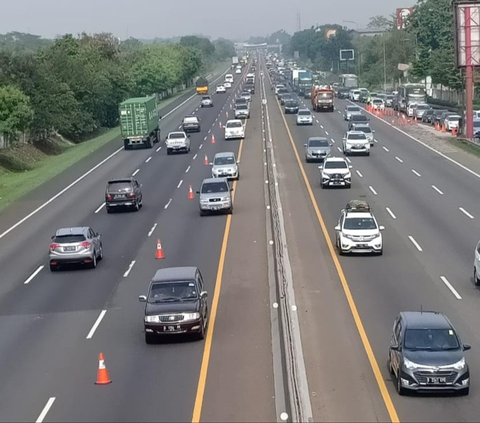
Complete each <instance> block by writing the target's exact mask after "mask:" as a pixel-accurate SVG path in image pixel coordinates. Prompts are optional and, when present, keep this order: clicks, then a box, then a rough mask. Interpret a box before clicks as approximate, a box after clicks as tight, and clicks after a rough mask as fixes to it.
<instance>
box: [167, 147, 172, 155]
mask: <svg viewBox="0 0 480 423" xmlns="http://www.w3.org/2000/svg"><path fill="white" fill-rule="evenodd" d="M170 154H172V150H171V149H170V148H167V155H168V156H170Z"/></svg>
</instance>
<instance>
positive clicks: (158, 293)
mask: <svg viewBox="0 0 480 423" xmlns="http://www.w3.org/2000/svg"><path fill="white" fill-rule="evenodd" d="M197 298H198V293H197V290H196V289H195V282H193V281H180V282H177V281H175V282H162V283H154V284H152V288H151V290H150V294H149V296H148V302H149V303H163V302H176V301H189V300H190V301H191V300H196V299H197Z"/></svg>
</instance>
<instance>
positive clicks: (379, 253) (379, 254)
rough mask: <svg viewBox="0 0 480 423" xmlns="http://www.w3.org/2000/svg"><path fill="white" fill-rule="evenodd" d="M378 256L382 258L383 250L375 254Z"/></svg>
mask: <svg viewBox="0 0 480 423" xmlns="http://www.w3.org/2000/svg"><path fill="white" fill-rule="evenodd" d="M377 255H378V256H383V248H382V249H381V250H380V251H379V252H378V253H377Z"/></svg>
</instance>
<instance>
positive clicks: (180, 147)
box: [165, 131, 190, 155]
mask: <svg viewBox="0 0 480 423" xmlns="http://www.w3.org/2000/svg"><path fill="white" fill-rule="evenodd" d="M165 145H166V146H167V154H168V155H170V154H172V153H189V152H190V139H189V138H188V135H187V134H186V133H185V132H181V131H178V132H170V133H169V134H168V136H167V138H166V140H165Z"/></svg>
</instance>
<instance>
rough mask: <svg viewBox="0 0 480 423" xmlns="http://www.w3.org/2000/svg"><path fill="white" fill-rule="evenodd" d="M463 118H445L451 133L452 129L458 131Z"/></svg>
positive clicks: (451, 116)
mask: <svg viewBox="0 0 480 423" xmlns="http://www.w3.org/2000/svg"><path fill="white" fill-rule="evenodd" d="M461 118H462V117H461V116H460V115H450V116H447V117H446V118H445V126H446V127H447V131H451V130H452V129H458V127H459V125H460V119H461Z"/></svg>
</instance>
